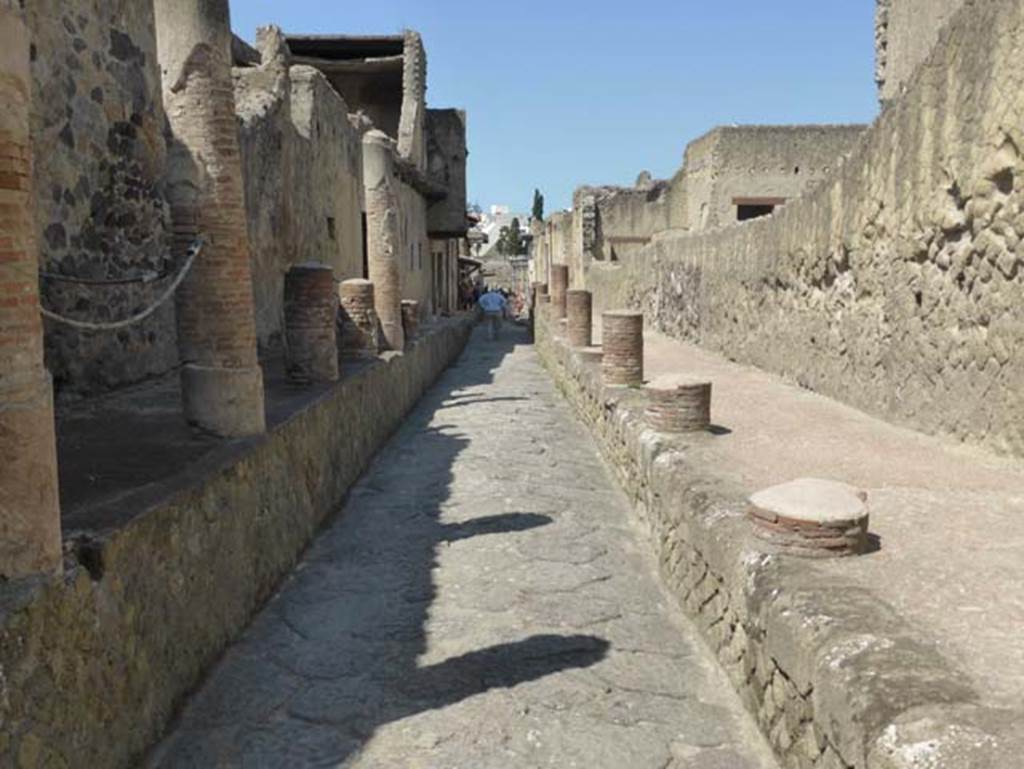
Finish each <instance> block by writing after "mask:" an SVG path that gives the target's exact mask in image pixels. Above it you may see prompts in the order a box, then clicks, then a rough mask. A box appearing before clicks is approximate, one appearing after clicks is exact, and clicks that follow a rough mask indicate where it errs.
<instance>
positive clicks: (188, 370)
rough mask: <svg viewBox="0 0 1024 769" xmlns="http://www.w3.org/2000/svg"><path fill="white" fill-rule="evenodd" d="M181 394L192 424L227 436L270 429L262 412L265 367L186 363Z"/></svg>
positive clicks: (187, 418) (235, 436)
mask: <svg viewBox="0 0 1024 769" xmlns="http://www.w3.org/2000/svg"><path fill="white" fill-rule="evenodd" d="M181 395H182V402H183V404H184V409H185V419H186V420H188V423H189V424H192V425H195V426H196V427H200V428H202V429H204V430H209V431H210V432H212V433H216V434H217V435H222V436H224V437H225V438H241V437H244V436H247V435H258V434H259V433H262V432H265V431H266V429H267V422H266V416H265V415H264V413H263V370H262V369H261V368H260V367H259V366H255V367H253V368H212V367H209V366H197V365H195V364H191V363H188V364H185V365H184V366H182V368H181Z"/></svg>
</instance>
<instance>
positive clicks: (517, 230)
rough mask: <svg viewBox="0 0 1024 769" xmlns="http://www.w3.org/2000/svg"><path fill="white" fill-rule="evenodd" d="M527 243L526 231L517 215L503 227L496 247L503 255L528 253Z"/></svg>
mask: <svg viewBox="0 0 1024 769" xmlns="http://www.w3.org/2000/svg"><path fill="white" fill-rule="evenodd" d="M526 244H527V239H526V233H524V232H523V230H522V226H521V225H520V224H519V219H518V217H517V218H515V219H513V220H512V223H511V224H509V225H508V226H506V227H502V228H501V232H499V233H498V243H497V245H496V246H495V248H496V249H497V251H498V253H499V254H501V255H502V256H518V255H520V254H525V253H526Z"/></svg>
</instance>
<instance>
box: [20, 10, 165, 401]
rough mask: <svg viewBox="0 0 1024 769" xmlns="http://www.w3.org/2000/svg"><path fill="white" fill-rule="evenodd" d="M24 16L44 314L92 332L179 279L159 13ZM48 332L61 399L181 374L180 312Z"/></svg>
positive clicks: (146, 302)
mask: <svg viewBox="0 0 1024 769" xmlns="http://www.w3.org/2000/svg"><path fill="white" fill-rule="evenodd" d="M27 7H28V22H29V27H30V31H31V35H32V48H31V50H32V79H33V86H34V87H33V94H32V100H33V103H32V137H33V144H34V152H35V163H34V183H35V194H36V219H37V228H38V234H39V238H38V242H39V248H40V264H41V265H42V268H43V270H44V271H45V272H46V273H48V275H47V276H46V277H44V279H43V280H42V283H41V286H42V292H41V298H42V302H43V305H44V306H46V307H49V308H50V309H53V310H55V311H56V312H58V313H61V314H63V315H67V316H70V317H73V318H76V319H81V320H86V321H94V322H104V321H112V320H118V319H121V318H125V317H128V316H130V315H132V314H133V313H135V312H137V311H139V310H140V309H142V308H144V307H148V306H149V304H150V303H151V302H152V301H153V300H154V299H155V298H156V297H157V296H159V295H160V293H162V291H163V290H164V288H165V287H166V285H167V283H168V281H169V280H171V279H173V277H174V276H173V274H170V273H173V272H174V267H175V265H174V264H172V263H171V261H170V258H169V242H168V232H169V214H168V209H167V205H166V203H165V201H164V189H163V183H164V171H165V158H166V148H165V141H164V123H165V119H164V113H163V106H162V98H161V89H160V72H159V67H158V65H157V61H156V30H155V22H154V17H153V7H152V4H151V3H148V2H141V3H140V2H137V0H76V2H73V3H72V2H66V1H65V0H34V1H33V2H31V3H28V6H27ZM55 276H56V277H55ZM154 277H159V278H161V279H157V280H149V279H150V278H154ZM46 330H47V333H46V353H47V365H48V366H49V368H50V370H51V371H52V372H53V375H54V380H55V383H56V385H57V387H58V389H63V390H74V391H78V392H95V391H97V390H103V389H107V388H111V387H116V386H118V385H123V384H127V383H131V382H135V381H138V380H140V379H143V378H145V377H147V376H152V375H154V374H159V373H161V372H164V371H166V370H168V369H170V368H171V367H172V366H174V365H176V363H177V360H178V358H177V349H176V345H175V332H174V306H173V302H168V303H166V304H165V305H164V306H163V307H162V308H161V309H160V310H159V311H158V312H157V313H156V314H155V315H153V316H152V317H151V318H149V319H148V320H147V321H145V322H143V323H139V324H137V325H134V326H131V327H129V328H125V329H121V330H119V331H118V332H117V333H96V332H79V331H75V330H73V329H70V328H68V327H66V326H61V325H55V324H52V323H49V322H48V323H47V329H46Z"/></svg>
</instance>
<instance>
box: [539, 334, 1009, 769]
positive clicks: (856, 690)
mask: <svg viewBox="0 0 1024 769" xmlns="http://www.w3.org/2000/svg"><path fill="white" fill-rule="evenodd" d="M535 330H536V343H537V346H538V352H539V354H540V357H541V359H542V360H543V361H544V364H545V365H546V366H547V367H548V369H549V371H550V372H551V374H552V376H553V377H554V379H555V381H556V383H557V385H558V387H559V389H560V390H561V391H562V393H563V394H564V395H565V396H566V398H567V399H568V401H569V402H570V403H571V404H572V405H573V406H574V407H575V409H576V411H577V414H578V415H579V417H580V418H581V419H582V421H583V422H584V423H585V424H586V425H587V426H588V427H589V428H590V430H591V431H592V433H593V435H594V437H595V439H596V441H597V443H598V445H599V447H600V449H601V452H602V454H603V455H604V457H605V459H606V461H607V462H608V464H609V465H610V467H611V469H612V471H613V473H614V474H615V475H616V477H617V478H618V480H619V482H620V484H621V485H622V487H623V488H624V490H625V491H626V493H627V494H628V495H629V497H630V499H631V501H632V504H633V508H634V510H635V512H636V515H637V517H638V519H639V521H640V523H641V524H642V526H643V527H644V528H645V529H646V531H647V533H648V535H649V538H650V541H651V544H652V546H653V547H654V550H655V554H656V556H657V559H658V563H659V571H660V573H661V577H662V579H663V581H664V582H665V584H666V585H667V587H668V588H669V590H670V592H671V593H672V594H673V595H674V596H675V597H676V598H677V600H678V601H679V603H680V604H681V605H682V607H683V608H684V610H685V611H686V612H687V614H688V615H689V616H690V617H691V618H692V619H693V621H694V622H695V623H696V624H697V626H698V627H699V629H700V631H701V634H702V636H703V637H704V639H705V641H706V642H707V643H708V645H709V646H710V648H711V650H712V651H713V652H714V653H715V655H716V657H717V659H718V660H719V662H720V663H721V665H722V666H723V668H724V669H725V671H726V672H727V674H728V676H729V678H730V680H731V681H732V683H733V685H734V687H735V688H736V690H737V692H738V693H739V695H740V697H741V699H742V700H743V702H744V704H745V705H746V707H747V709H748V710H749V711H750V712H751V713H752V715H753V716H754V717H755V719H756V721H757V723H758V725H759V727H760V728H761V729H762V731H763V732H764V734H765V735H766V737H767V738H768V739H769V741H770V743H771V745H772V747H773V748H774V750H775V751H776V753H777V754H778V756H779V758H780V760H781V762H782V764H783V765H784V766H786V767H792V768H793V769H812V768H813V769H924V768H925V767H929V768H930V767H936V769H938V768H939V767H941V768H942V769H968V767H969V768H970V769H983V768H986V767H991V768H992V769H996V768H997V767H1008V766H1013V765H1015V764H1016V762H1017V760H1018V758H1019V755H1020V754H1021V752H1022V751H1024V731H1022V730H1021V727H1020V724H1021V722H1022V719H1021V716H1022V714H1021V713H1019V712H1016V711H1010V710H1002V709H998V708H994V707H988V706H985V705H983V704H982V701H983V699H984V698H983V696H982V693H980V692H979V691H977V688H976V685H975V684H974V683H973V682H972V679H971V678H970V676H969V675H968V674H967V673H966V672H965V671H964V670H963V669H961V668H960V667H958V666H957V665H955V664H953V663H952V662H951V661H949V660H948V659H946V658H945V657H943V656H942V655H941V654H940V653H939V652H938V651H937V650H936V648H935V645H934V644H931V643H928V642H926V641H925V640H922V637H921V634H920V633H919V632H916V631H917V629H916V628H914V627H912V626H911V624H910V623H909V622H907V621H906V619H905V618H903V617H902V616H900V614H899V613H898V612H897V611H896V610H895V609H893V608H892V607H891V606H890V605H889V604H887V603H886V602H885V601H884V600H883V599H882V598H881V597H880V596H879V595H877V594H876V593H875V592H874V591H872V590H869V589H867V588H865V587H863V586H859V585H856V584H854V583H853V582H852V581H848V580H845V579H843V578H842V577H841V576H838V575H836V574H834V573H829V572H828V571H827V570H826V569H823V568H821V566H820V565H818V564H815V563H814V562H812V561H808V560H806V559H800V558H794V557H791V556H781V555H776V554H770V553H767V552H765V548H764V545H763V543H761V542H759V541H758V540H757V539H755V538H754V536H753V534H752V531H751V528H750V525H749V521H748V520H747V517H746V511H747V507H748V503H747V498H748V496H749V494H750V493H751V492H753V491H755V489H746V488H741V487H740V485H739V484H737V483H736V481H735V480H733V479H731V478H730V477H729V475H728V474H727V473H723V472H721V471H720V470H719V469H716V465H715V460H714V459H713V458H712V452H711V451H710V450H709V447H710V442H711V441H714V440H715V436H714V435H713V434H710V433H700V434H690V435H687V436H667V435H664V434H659V433H656V432H654V431H652V430H651V429H649V428H648V426H647V425H646V424H645V421H644V405H645V396H644V395H643V393H642V392H641V391H640V390H639V389H634V388H624V387H608V386H605V385H604V383H603V381H602V377H601V373H600V366H599V365H597V364H595V363H593V362H592V361H588V360H585V358H584V357H581V356H580V354H579V353H578V351H576V350H574V349H572V348H570V347H569V346H568V344H567V343H566V341H565V339H564V338H563V337H562V336H561V335H560V334H559V333H558V332H555V333H552V329H551V328H550V327H549V326H548V325H547V324H546V323H545V321H544V320H543V319H542V318H538V320H537V322H536V327H535Z"/></svg>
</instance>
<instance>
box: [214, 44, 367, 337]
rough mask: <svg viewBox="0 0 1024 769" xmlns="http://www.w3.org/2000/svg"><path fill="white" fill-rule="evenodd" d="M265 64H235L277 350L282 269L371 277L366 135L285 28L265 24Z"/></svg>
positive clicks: (265, 313)
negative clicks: (293, 46)
mask: <svg viewBox="0 0 1024 769" xmlns="http://www.w3.org/2000/svg"><path fill="white" fill-rule="evenodd" d="M258 46H259V48H260V55H261V58H262V62H263V63H262V64H261V65H260V66H257V67H245V68H238V69H235V70H234V76H235V103H236V109H237V112H238V118H239V124H240V127H239V138H240V146H241V152H242V171H243V177H244V179H245V199H246V210H247V214H248V229H249V241H250V251H251V257H252V273H253V293H254V300H255V304H256V332H257V336H258V339H259V344H260V348H261V350H262V351H263V352H264V353H266V352H272V351H276V350H277V349H278V348H279V345H280V338H281V332H282V326H281V324H282V319H283V301H284V275H285V273H286V272H287V271H288V269H289V268H290V267H291V266H292V265H295V264H301V263H303V262H310V261H316V262H321V263H323V264H326V265H329V266H330V267H331V268H332V270H333V271H334V275H335V277H336V278H337V279H338V280H345V279H348V278H356V277H363V246H362V217H361V212H362V208H363V202H362V197H363V181H362V179H363V176H362V139H361V136H360V133H359V131H358V130H356V128H354V127H353V126H352V124H351V123H350V121H349V108H348V105H347V104H346V103H345V100H344V99H343V98H342V97H341V96H340V95H339V94H338V92H337V91H336V90H335V89H334V88H333V87H332V86H331V84H330V83H329V82H328V81H327V78H326V77H325V76H324V75H323V74H322V73H321V72H320V71H318V70H317V69H314V68H313V67H307V66H295V65H292V64H291V62H290V57H289V53H288V49H287V46H286V45H285V44H284V39H283V37H282V36H281V34H280V31H279V30H277V29H276V28H274V27H268V28H264V29H261V30H260V31H259V41H258Z"/></svg>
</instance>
